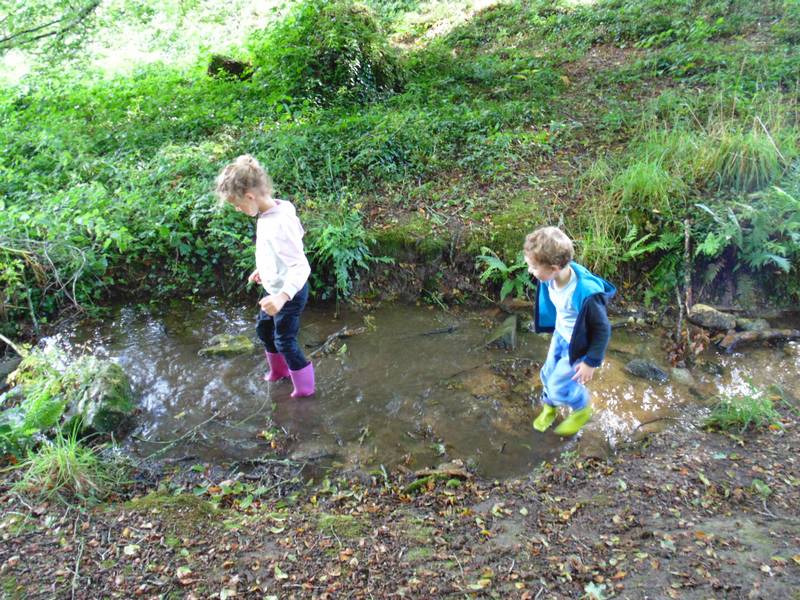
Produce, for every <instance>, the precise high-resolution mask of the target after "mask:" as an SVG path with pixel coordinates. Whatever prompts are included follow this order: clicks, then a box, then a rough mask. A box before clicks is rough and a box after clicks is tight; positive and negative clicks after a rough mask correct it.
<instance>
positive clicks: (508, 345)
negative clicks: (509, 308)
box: [486, 315, 517, 350]
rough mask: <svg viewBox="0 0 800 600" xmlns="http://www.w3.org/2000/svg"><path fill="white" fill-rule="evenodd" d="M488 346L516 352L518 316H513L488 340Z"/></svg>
mask: <svg viewBox="0 0 800 600" xmlns="http://www.w3.org/2000/svg"><path fill="white" fill-rule="evenodd" d="M486 345H487V346H493V347H495V348H502V349H503V350H515V349H516V347H517V316H516V315H511V316H510V317H508V318H507V319H506V320H505V321H503V323H502V324H501V325H500V326H499V327H497V328H496V329H495V330H494V331H493V332H492V333H491V335H490V336H489V338H488V339H487V340H486Z"/></svg>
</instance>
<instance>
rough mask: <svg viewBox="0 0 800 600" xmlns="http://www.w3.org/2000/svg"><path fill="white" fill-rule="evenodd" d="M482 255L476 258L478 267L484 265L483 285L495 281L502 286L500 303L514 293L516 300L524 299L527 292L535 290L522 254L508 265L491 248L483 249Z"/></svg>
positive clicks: (481, 278)
mask: <svg viewBox="0 0 800 600" xmlns="http://www.w3.org/2000/svg"><path fill="white" fill-rule="evenodd" d="M481 252H482V254H481V255H480V256H478V257H477V258H476V260H477V262H478V265H479V266H480V265H483V272H482V273H481V277H480V280H481V283H486V282H487V281H493V282H495V283H498V284H500V286H501V287H500V301H501V302H502V301H503V300H505V299H506V297H507V296H508V295H509V294H511V293H513V294H514V297H515V298H524V297H525V292H526V290H529V289H532V288H533V283H532V282H531V278H530V275H528V265H527V263H526V262H525V258H524V255H523V253H522V252H520V253H519V254H517V257H516V260H515V261H514V262H513V263H511V264H506V263H505V261H503V259H501V258H500V257H499V256H498V255H497V254H496V253H495V252H494V251H492V250H491V248H487V247H486V246H484V247H483V248H481Z"/></svg>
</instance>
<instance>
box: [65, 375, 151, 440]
mask: <svg viewBox="0 0 800 600" xmlns="http://www.w3.org/2000/svg"><path fill="white" fill-rule="evenodd" d="M135 408H136V405H135V404H134V402H133V391H132V390H131V384H130V381H129V379H128V376H127V375H126V374H125V371H124V370H123V369H122V367H120V366H119V365H118V364H116V363H113V362H111V361H98V362H97V370H96V371H95V373H94V375H93V376H92V378H91V381H90V382H89V384H88V385H87V386H86V388H85V389H84V390H83V393H82V394H81V395H80V396H79V398H78V401H77V403H76V404H75V406H74V407H73V408H72V412H73V414H74V416H75V417H80V419H81V422H82V424H83V429H84V430H90V431H96V432H97V433H115V432H118V431H120V430H121V429H123V428H124V426H125V425H126V424H127V422H128V420H129V418H130V416H131V415H132V414H133V411H134V409H135Z"/></svg>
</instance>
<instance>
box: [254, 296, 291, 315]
mask: <svg viewBox="0 0 800 600" xmlns="http://www.w3.org/2000/svg"><path fill="white" fill-rule="evenodd" d="M288 301H289V296H287V295H286V294H285V293H284V292H281V293H280V294H270V295H269V296H264V297H263V298H262V299H261V300H259V301H258V303H259V305H261V310H263V311H264V312H265V313H267V314H268V315H269V316H270V317H274V316H275V315H277V314H278V313H279V312H281V309H282V308H283V305H284V304H286V303H287V302H288Z"/></svg>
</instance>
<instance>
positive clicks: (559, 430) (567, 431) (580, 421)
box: [553, 406, 592, 436]
mask: <svg viewBox="0 0 800 600" xmlns="http://www.w3.org/2000/svg"><path fill="white" fill-rule="evenodd" d="M591 418H592V407H591V406H587V407H586V408H582V409H580V410H576V411H573V412H572V413H570V415H569V416H568V417H567V418H566V419H564V420H563V421H561V423H560V424H559V426H558V427H556V428H555V429H554V430H553V433H555V434H556V435H563V436H569V435H575V434H576V433H578V432H579V431H580V429H581V427H583V426H584V425H586V422H587V421H588V420H589V419H591Z"/></svg>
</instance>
